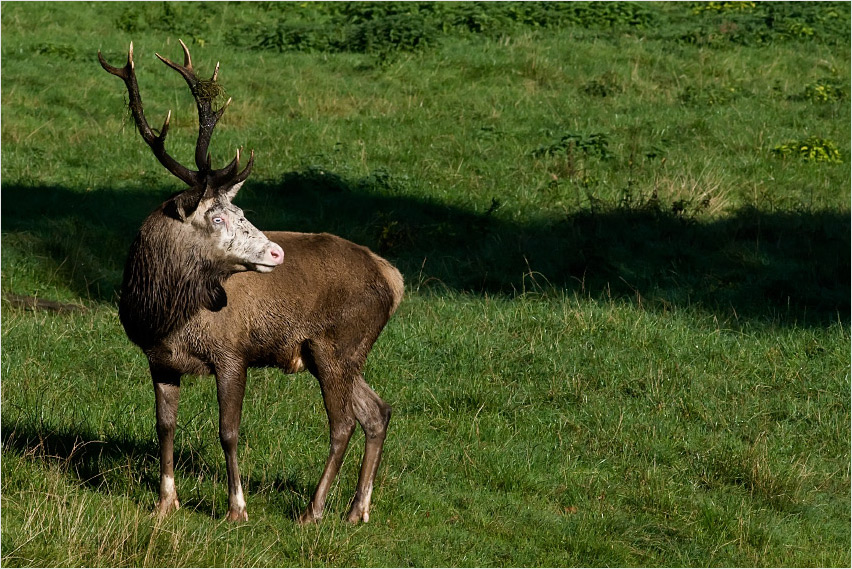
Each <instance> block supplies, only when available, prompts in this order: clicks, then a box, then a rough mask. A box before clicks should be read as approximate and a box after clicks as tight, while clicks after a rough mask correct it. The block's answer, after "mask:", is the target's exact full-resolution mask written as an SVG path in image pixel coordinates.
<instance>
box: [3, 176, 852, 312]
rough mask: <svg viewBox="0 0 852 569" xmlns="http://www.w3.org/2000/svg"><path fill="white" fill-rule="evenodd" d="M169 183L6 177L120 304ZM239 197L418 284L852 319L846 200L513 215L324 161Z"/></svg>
mask: <svg viewBox="0 0 852 569" xmlns="http://www.w3.org/2000/svg"><path fill="white" fill-rule="evenodd" d="M167 195H168V191H166V190H162V189H155V190H147V191H140V190H138V189H125V190H114V191H103V190H102V191H93V192H87V193H81V192H77V191H73V190H70V189H66V188H62V187H27V186H15V185H4V186H3V194H2V198H3V209H2V227H3V232H4V234H5V235H11V234H15V233H24V234H26V235H27V236H29V238H31V239H32V240H33V241H34V242H36V243H37V244H38V254H40V255H42V256H44V257H46V258H48V259H50V261H51V262H52V263H53V264H54V265H55V271H56V272H57V273H58V274H60V275H61V278H62V279H63V280H64V281H65V282H67V283H68V285H69V287H71V288H72V289H73V290H74V291H75V292H76V293H77V294H79V295H80V296H81V297H83V298H91V299H92V300H96V301H114V300H115V298H116V294H117V289H118V287H119V285H120V280H121V269H122V267H123V263H124V258H125V255H126V251H127V249H128V247H129V244H130V242H131V241H132V239H133V236H134V235H135V232H136V230H137V228H138V227H139V225H140V224H141V222H142V220H143V219H144V217H145V216H146V215H147V214H148V213H149V212H150V211H151V210H152V209H154V208H155V207H156V206H157V205H158V204H159V203H160V202H161V201H163V200H164V199H165V198H166V197H167ZM237 203H238V204H239V205H240V206H241V207H242V208H243V209H244V210H245V211H246V213H247V217H248V218H249V219H250V220H251V221H252V222H254V223H255V225H257V226H258V227H260V228H262V229H286V230H293V231H314V232H318V231H328V232H331V233H336V234H338V235H341V236H343V237H346V238H348V239H351V240H353V241H355V242H358V243H361V244H364V245H367V246H369V247H371V248H372V249H374V250H375V251H377V252H379V253H380V254H382V255H384V256H386V257H388V258H389V259H390V260H392V261H393V262H394V263H395V264H397V266H398V267H399V268H400V269H401V270H402V272H403V273H404V274H405V277H406V282H407V286H408V287H409V289H411V288H420V289H424V288H425V289H434V290H435V291H437V292H443V291H463V292H467V293H471V294H491V295H494V294H507V295H515V294H519V293H523V292H530V291H532V292H539V293H547V292H550V291H552V290H554V289H557V290H560V289H561V290H567V291H572V292H577V293H579V294H581V295H588V296H591V297H603V298H623V299H629V300H631V301H634V302H637V303H640V304H641V305H642V306H644V307H646V308H649V309H659V310H665V309H668V308H671V307H683V306H690V307H693V308H698V309H700V310H703V311H706V312H710V313H713V314H714V315H716V316H718V317H719V318H720V320H723V321H728V322H735V321H738V320H739V321H742V320H747V321H755V320H756V321H763V322H771V323H775V324H782V325H787V324H790V325H792V324H796V325H816V326H821V325H825V324H827V323H830V322H836V321H838V320H839V321H843V322H848V321H849V311H850V292H849V291H850V255H849V251H850V219H849V215H848V213H846V212H836V211H795V212H789V211H780V212H766V211H761V210H758V209H754V208H744V209H741V210H739V211H735V212H733V213H731V214H729V215H727V216H725V217H724V218H721V219H718V220H715V221H712V222H702V221H698V220H697V219H696V218H693V217H690V216H687V215H684V214H683V213H682V212H678V211H677V210H676V209H673V208H672V207H671V206H670V205H664V204H660V203H658V202H655V201H651V200H649V201H647V202H645V203H643V204H640V205H633V206H630V207H629V206H626V205H623V204H614V205H610V206H607V205H599V206H598V207H596V208H594V209H592V210H582V211H579V212H576V213H572V214H568V215H563V216H561V217H548V218H539V219H534V220H532V221H530V222H528V223H515V222H510V221H506V220H504V219H501V218H500V217H499V215H497V214H496V213H495V212H494V211H493V210H494V208H483V211H481V212H471V211H464V210H461V209H458V208H454V207H450V206H446V205H443V204H439V203H434V202H430V201H425V200H420V199H415V198H411V197H408V196H405V195H403V193H402V192H400V191H399V185H398V184H397V182H396V181H395V180H393V179H392V178H391V177H390V176H387V175H384V174H382V173H374V174H372V175H370V176H368V177H366V178H362V179H357V180H350V179H346V178H344V177H341V176H338V175H336V174H333V173H330V172H325V171H322V170H320V169H316V168H308V169H304V170H301V171H297V172H290V173H287V174H285V175H284V176H283V178H282V179H281V181H279V182H275V183H272V182H261V183H255V184H253V185H248V186H247V187H246V188H245V189H244V190H243V191H242V192H241V194H240V196H239V197H238V198H237ZM6 252H7V251H6V247H4V254H5V253H6ZM13 292H16V293H20V294H27V293H28V292H29V291H25V290H14V291H13Z"/></svg>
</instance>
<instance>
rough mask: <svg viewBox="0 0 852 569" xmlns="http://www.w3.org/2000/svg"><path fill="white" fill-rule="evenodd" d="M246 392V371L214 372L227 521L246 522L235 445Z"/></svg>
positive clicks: (246, 517) (246, 514) (244, 502)
mask: <svg viewBox="0 0 852 569" xmlns="http://www.w3.org/2000/svg"><path fill="white" fill-rule="evenodd" d="M245 390H246V372H245V369H240V370H227V371H226V370H217V371H216V393H217V397H218V399H219V441H220V442H221V443H222V450H223V451H224V452H225V469H226V470H227V473H228V516H227V518H228V520H230V521H247V520H248V512H246V500H245V497H244V495H243V485H242V483H241V482H240V466H239V463H238V461H237V442H238V440H239V438H240V420H241V417H242V412H243V397H244V395H245Z"/></svg>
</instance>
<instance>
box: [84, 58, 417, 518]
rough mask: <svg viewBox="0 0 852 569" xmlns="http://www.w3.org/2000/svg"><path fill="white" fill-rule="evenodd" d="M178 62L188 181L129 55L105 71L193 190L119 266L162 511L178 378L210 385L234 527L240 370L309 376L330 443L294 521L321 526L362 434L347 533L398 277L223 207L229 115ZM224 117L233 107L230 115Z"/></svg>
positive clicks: (349, 251) (399, 288) (380, 408)
mask: <svg viewBox="0 0 852 569" xmlns="http://www.w3.org/2000/svg"><path fill="white" fill-rule="evenodd" d="M180 44H181V47H182V48H183V52H184V64H183V65H178V64H175V63H173V62H171V61H169V60H168V59H165V58H163V57H161V56H159V55H158V57H160V59H161V60H162V61H163V62H164V63H166V64H167V65H168V66H169V67H171V68H172V69H174V70H176V71H178V72H179V73H180V74H181V76H182V77H183V78H184V79H185V80H186V82H187V85H188V86H189V88H190V90H191V91H192V94H193V97H194V98H195V100H196V106H197V109H198V120H199V125H200V126H199V134H198V140H197V142H196V151H195V162H196V166H197V167H198V170H190V169H189V168H187V167H185V166H183V165H182V164H180V163H179V162H178V161H177V160H175V159H174V158H172V157H171V156H170V155H169V154H168V153H167V152H166V150H165V145H164V142H165V137H166V133H167V132H168V126H169V117H170V116H171V114H169V115H168V116H167V118H166V121H165V122H164V123H163V127H162V129H160V132H159V134H155V133H154V131H153V129H151V127H150V126H149V125H148V122H147V120H146V119H145V115H144V113H143V110H142V99H141V97H140V95H139V86H138V84H137V82H136V74H135V65H134V63H133V44H132V43H131V44H130V49H129V51H128V55H127V63H126V65H125V66H124V67H121V68H119V67H113V66H111V65H109V64H108V63H107V62H106V61H105V60H104V58H103V56H102V55H101V53H100V52H98V60H99V61H100V64H101V66H102V67H103V68H104V69H105V70H106V71H107V72H109V73H110V74H112V75H115V76H117V77H119V78H121V79H122V81H124V84H125V86H126V88H127V93H128V98H129V105H130V109H131V112H132V114H133V118H134V121H135V122H136V126H137V128H138V129H139V133H140V135H141V136H142V138H143V140H145V142H146V143H147V144H148V145H149V146H150V147H151V150H152V151H153V153H154V156H156V157H157V159H158V160H159V161H160V163H161V164H162V165H163V166H165V168H166V169H167V170H169V172H171V173H172V174H174V175H175V176H176V177H178V178H180V179H181V180H183V181H184V182H185V183H186V184H187V185H188V186H189V189H187V190H185V191H183V192H180V193H178V194H176V195H174V196H172V197H171V198H170V199H169V200H167V201H166V202H165V203H164V204H163V205H162V206H161V207H160V208H159V209H157V210H156V211H154V212H153V213H152V214H151V215H150V216H148V219H147V220H145V223H144V224H143V225H142V228H141V229H140V230H139V234H138V235H137V237H136V240H135V241H134V242H133V245H132V246H131V248H130V254H129V255H128V258H127V264H126V265H125V269H124V280H123V283H122V287H121V300H120V302H119V311H118V314H119V318H120V319H121V323H122V324H123V325H124V329H125V331H126V332H127V335H128V337H129V338H130V339H131V340H132V341H133V342H134V343H136V344H137V345H139V347H140V348H142V350H143V351H144V352H145V355H146V356H147V357H148V363H149V365H150V368H151V378H152V379H153V382H154V395H155V405H156V414H157V437H158V438H159V442H160V499H159V502H158V511H159V513H160V514H161V515H163V514H167V513H169V512H170V511H172V510H174V509H175V508H177V507H179V503H178V499H177V492H176V490H175V485H174V436H175V428H176V425H177V408H178V401H179V399H180V378H181V376H182V375H184V374H210V373H212V374H215V375H216V391H217V397H218V401H219V440H220V443H221V444H222V450H223V451H224V453H225V466H226V469H227V473H228V519H231V520H246V519H248V514H247V513H246V504H245V498H244V496H243V490H242V484H241V482H240V470H239V465H238V461H237V441H238V439H239V430H240V419H241V415H242V406H243V398H244V395H245V388H246V368H248V367H253V366H277V367H279V368H281V369H282V370H284V371H285V372H287V373H294V372H297V371H301V370H302V369H308V370H309V371H310V372H311V373H312V374H313V375H314V376H315V377H316V378H317V379H318V380H319V384H320V387H321V388H322V396H323V401H324V403H325V408H326V414H327V416H328V422H329V434H330V439H331V445H330V447H331V448H330V450H329V455H328V460H327V461H326V465H325V469H324V470H323V474H322V477H321V478H320V481H319V483H318V484H317V488H316V491H315V492H314V495H313V497H312V498H311V501H310V502H309V503H308V507H307V509H306V510H305V512H304V513H303V514H302V516H301V518H300V521H302V522H303V523H304V522H312V521H316V520H318V519H320V518H321V517H322V513H323V508H324V505H325V500H326V497H327V495H328V490H329V488H330V486H331V483H332V481H333V480H334V478H335V477H336V476H337V472H338V470H339V469H340V464H341V462H342V461H343V455H344V453H345V452H346V447H347V445H348V444H349V439H350V437H351V436H352V432H353V430H354V429H355V425H356V423H357V424H360V425H361V427H362V429H363V430H364V433H365V435H366V443H365V449H364V458H363V460H362V462H361V472H360V474H359V477H358V487H357V490H356V492H355V498H354V500H353V502H352V507H351V509H350V511H349V517H348V519H349V521H352V522H357V521H365V522H366V521H368V520H369V510H370V496H371V494H372V490H373V481H374V479H375V475H376V470H377V469H378V467H379V462H380V460H381V454H382V446H383V444H384V440H385V436H386V435H387V427H388V422H389V421H390V413H391V410H390V407H389V406H388V405H387V404H386V403H385V402H384V401H382V400H381V398H380V397H379V396H378V395H376V393H375V392H374V391H373V390H372V389H370V387H369V386H368V385H367V383H366V382H365V381H364V377H363V375H362V374H361V370H362V369H363V367H364V362H365V361H366V359H367V354H368V353H369V351H370V348H372V346H373V343H374V342H375V341H376V338H378V336H379V333H380V332H381V331H382V329H383V328H384V326H385V324H387V321H388V319H389V318H390V317H391V315H392V314H393V313H394V311H395V310H396V308H397V307H398V306H399V303H400V301H401V300H402V295H403V283H402V275H400V274H399V271H397V270H396V269H395V268H394V267H393V266H392V265H391V264H390V263H388V262H387V261H385V260H384V259H381V258H380V257H378V256H376V255H374V254H373V253H372V252H370V251H369V250H368V249H366V248H364V247H361V246H358V245H355V244H354V243H350V242H349V241H346V240H344V239H341V238H340V237H335V236H333V235H327V234H321V235H311V234H304V233H284V232H276V233H268V234H266V235H264V234H263V233H261V232H260V231H258V229H257V228H256V227H254V226H253V225H252V224H251V223H249V222H248V221H247V220H246V219H245V217H244V216H243V212H242V211H241V210H240V209H239V208H238V207H236V206H234V205H233V204H232V203H231V200H232V199H233V198H234V196H235V195H236V193H237V192H238V191H239V189H240V187H241V186H242V185H243V183H244V182H245V180H246V178H247V177H248V175H249V174H250V173H251V168H252V164H253V160H254V153H253V152H252V154H251V157H250V158H249V161H248V164H247V165H246V167H245V168H244V169H242V170H240V153H239V151H237V155H236V157H235V158H234V160H233V161H232V162H231V163H230V164H229V165H227V166H225V167H224V168H221V169H218V170H214V169H212V166H211V164H210V155H209V154H208V152H207V148H208V145H209V143H210V137H211V135H212V132H213V128H214V127H215V125H216V122H217V121H218V120H219V118H221V116H222V113H223V112H224V110H225V108H224V107H222V108H220V109H219V110H214V109H213V108H212V97H211V93H212V92H213V91H216V89H218V87H217V85H216V77H217V74H218V65H217V67H216V71H215V72H214V73H213V78H212V79H211V80H210V81H202V80H200V79H198V77H197V76H196V74H195V70H194V68H193V67H192V62H191V57H190V54H189V49H187V47H186V45H185V44H184V43H183V42H180ZM226 106H227V104H226Z"/></svg>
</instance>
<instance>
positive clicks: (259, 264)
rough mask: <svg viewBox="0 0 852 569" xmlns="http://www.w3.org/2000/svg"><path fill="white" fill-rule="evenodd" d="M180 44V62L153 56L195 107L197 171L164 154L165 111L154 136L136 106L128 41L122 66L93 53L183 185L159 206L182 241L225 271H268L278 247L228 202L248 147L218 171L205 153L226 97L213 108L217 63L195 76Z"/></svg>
mask: <svg viewBox="0 0 852 569" xmlns="http://www.w3.org/2000/svg"><path fill="white" fill-rule="evenodd" d="M179 41H180V40H179ZM180 45H181V47H182V48H183V54H184V63H183V65H178V64H177V63H174V62H172V61H169V60H168V59H166V58H165V57H162V56H161V55H160V54H156V56H157V57H158V58H159V59H160V60H161V61H162V62H163V63H165V64H166V65H168V66H169V67H171V68H172V69H174V70H175V71H177V72H178V73H180V75H181V76H182V77H183V78H184V79H185V80H186V83H187V85H189V89H190V91H191V92H192V96H193V98H194V99H195V103H196V106H197V108H198V140H197V141H196V144H195V165H196V167H197V168H198V169H197V170H191V169H190V168H187V167H186V166H184V165H183V164H181V163H180V162H178V161H177V160H175V159H174V158H172V157H171V156H170V155H169V154H168V152H166V149H165V140H166V134H167V133H168V130H169V120H170V119H171V111H169V113H168V114H167V115H166V120H165V121H164V122H163V127H162V128H161V129H160V132H159V134H155V133H154V131H153V129H151V127H150V126H149V125H148V121H147V120H146V118H145V113H144V111H143V109H142V98H141V96H140V95H139V85H138V84H137V82H136V73H135V68H136V66H135V64H134V62H133V43H131V44H130V49H129V51H128V54H127V64H126V65H125V66H124V67H113V66H112V65H109V64H108V63H107V62H106V60H104V57H103V55H101V52H100V51H98V60H99V61H100V63H101V67H103V68H104V69H105V70H106V71H108V72H109V73H111V74H113V75H115V76H116V77H120V78H121V79H122V80H123V81H124V84H125V85H126V87H127V93H128V96H129V101H130V111H131V113H132V114H133V119H134V121H135V122H136V127H137V128H138V129H139V134H141V135H142V138H143V139H144V140H145V142H146V143H147V144H148V146H150V147H151V150H152V151H153V152H154V156H155V157H156V158H157V160H159V161H160V164H162V165H163V166H164V167H165V168H166V169H167V170H168V171H169V172H171V173H172V174H173V175H175V176H176V177H177V178H179V179H180V180H182V181H183V182H184V183H185V184H186V185H188V186H189V189H187V190H184V191H182V192H180V193H178V194H176V195H175V196H173V197H171V198H170V199H169V200H168V201H167V202H166V203H165V204H163V209H162V211H163V212H164V213H165V214H166V215H167V216H169V217H171V218H173V219H174V220H176V221H178V222H180V223H181V224H183V225H182V227H181V230H182V231H184V232H186V235H184V236H183V239H182V241H183V242H185V243H198V244H200V245H201V246H200V247H199V249H203V250H204V256H205V257H206V258H207V259H206V260H208V261H213V262H214V264H216V265H218V266H219V267H220V268H222V269H224V270H225V271H226V272H235V271H245V270H253V271H259V272H269V271H271V270H272V269H274V268H275V267H276V266H278V265H280V264H281V263H282V261H283V259H284V252H283V250H282V249H281V247H280V246H279V245H277V244H275V243H273V242H271V241H270V240H269V239H268V238H267V237H266V236H265V235H264V234H263V233H262V232H261V231H260V230H258V229H257V228H256V227H255V226H254V225H252V224H251V223H249V222H248V221H247V220H246V218H245V216H244V215H243V212H242V210H241V209H240V208H238V207H236V206H235V205H233V204H232V203H231V200H233V199H234V196H236V195H237V192H238V191H239V190H240V188H241V187H242V185H243V183H244V182H245V181H246V179H247V178H248V176H249V174H250V173H251V169H252V165H253V164H254V151H252V153H251V156H250V157H249V160H248V164H246V166H245V168H243V169H242V170H240V151H239V149H238V150H237V155H236V157H235V158H234V159H233V160H232V161H231V162H230V164H228V165H227V166H225V167H224V168H220V169H214V168H213V167H212V165H211V162H212V160H211V156H210V153H209V151H208V148H209V146H210V138H211V136H212V134H213V129H214V128H215V126H216V123H217V122H218V121H219V119H220V118H221V117H222V115H223V114H224V112H225V109H226V108H227V107H228V105H229V104H230V102H231V99H228V101H227V102H226V103H225V104H224V105H222V107H221V108H219V109H218V110H214V109H213V102H214V99H215V98H216V96H217V95H218V94H219V93H220V92H221V88H220V87H219V84H218V82H217V78H218V75H219V64H218V63H217V64H216V69H215V70H214V71H213V76H212V77H211V78H210V79H209V80H203V79H199V78H198V77H197V76H196V74H195V70H194V69H193V67H192V58H191V57H190V54H189V49H188V48H187V47H186V44H184V43H183V41H181V42H180Z"/></svg>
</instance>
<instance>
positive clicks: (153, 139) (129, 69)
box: [98, 42, 198, 186]
mask: <svg viewBox="0 0 852 569" xmlns="http://www.w3.org/2000/svg"><path fill="white" fill-rule="evenodd" d="M98 61H99V62H100V64H101V67H103V68H104V70H106V71H107V72H108V73H111V74H112V75H115V76H116V77H120V78H121V79H122V80H123V81H124V84H125V86H126V87H127V95H128V99H129V101H130V103H129V104H130V111H131V113H132V114H133V120H134V121H135V122H136V128H137V129H139V134H140V135H142V139H143V140H145V142H146V143H147V144H148V146H150V147H151V150H152V151H153V152H154V156H155V157H156V158H157V160H159V161H160V164H162V165H163V166H165V168H166V170H168V171H169V172H171V173H172V174H174V175H175V176H177V177H178V178H180V179H181V180H182V181H183V182H184V183H186V184H188V185H190V186H195V185H196V184H197V182H198V173H197V172H194V171H192V170H190V169H189V168H187V167H186V166H184V165H183V164H181V163H180V162H178V161H177V160H175V159H174V158H172V157H171V156H169V154H168V153H167V152H166V150H165V139H166V133H167V132H168V130H169V119H170V118H171V111H169V114H168V115H167V116H166V120H165V122H164V123H163V128H162V130H161V131H160V134H159V135H155V134H154V131H153V130H151V127H150V126H149V125H148V121H147V120H146V119H145V112H144V111H143V108H142V97H141V96H140V95H139V84H138V83H137V82H136V72H135V64H134V63H133V42H131V43H130V49H129V50H128V51H127V64H125V66H124V67H113V66H112V65H110V64H108V63H107V62H106V60H105V59H104V56H103V55H102V54H101V52H100V50H98Z"/></svg>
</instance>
